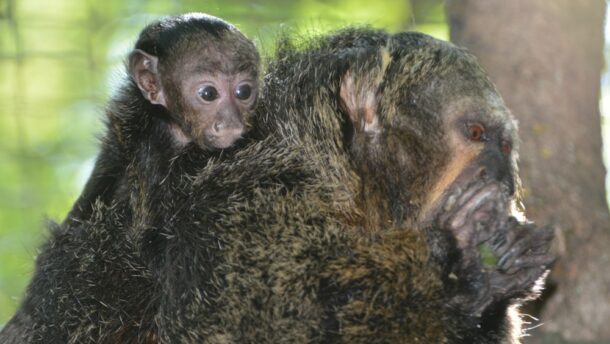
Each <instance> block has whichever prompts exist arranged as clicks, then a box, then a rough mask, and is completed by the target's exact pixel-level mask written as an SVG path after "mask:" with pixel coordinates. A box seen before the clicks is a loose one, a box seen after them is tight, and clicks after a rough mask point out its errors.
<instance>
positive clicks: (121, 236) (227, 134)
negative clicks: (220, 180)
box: [0, 14, 259, 344]
mask: <svg viewBox="0 0 610 344" xmlns="http://www.w3.org/2000/svg"><path fill="white" fill-rule="evenodd" d="M258 63H259V55H258V53H257V51H256V48H255V46H254V44H253V43H252V42H251V41H250V40H248V39H247V38H246V37H245V36H244V35H243V34H242V33H241V32H240V31H239V30H237V29H236V28H235V27H234V26H233V25H231V24H229V23H227V22H225V21H223V20H221V19H218V18H215V17H212V16H209V15H205V14H185V15H180V16H174V17H169V18H167V19H163V20H161V21H158V22H155V23H152V24H150V25H148V26H147V27H146V28H144V30H143V31H142V32H141V34H140V36H139V38H138V40H137V42H136V44H135V47H134V49H133V51H132V52H131V54H130V55H129V60H128V64H127V69H128V72H129V78H128V79H127V80H126V83H125V84H124V85H123V86H122V87H121V88H120V89H119V90H118V92H117V93H116V95H115V96H114V97H113V98H112V99H111V100H110V102H109V105H108V107H107V123H106V124H107V131H106V133H105V136H104V138H103V141H102V147H101V151H100V154H99V156H98V158H97V161H96V164H95V167H94V170H93V172H92V174H91V177H90V178H89V180H88V182H87V184H86V186H85V189H84V191H83V193H82V194H81V196H80V197H79V199H78V200H77V201H76V203H75V204H74V206H73V208H72V210H71V211H70V214H69V215H68V216H67V218H66V219H65V220H64V223H63V224H62V225H56V224H51V225H50V227H51V228H50V230H51V233H50V238H49V240H48V241H47V243H46V244H45V245H44V246H43V247H42V248H41V249H40V255H39V256H38V258H37V262H36V272H35V273H34V276H33V278H32V280H31V282H30V285H29V286H28V289H27V292H26V295H25V297H24V299H23V302H22V304H21V305H20V308H19V309H18V311H17V313H16V314H15V315H14V316H13V318H12V319H11V320H10V322H9V323H8V324H7V325H6V326H5V327H4V328H3V329H2V331H1V332H0V342H1V343H7V344H13V343H84V342H88V343H92V342H95V343H156V342H157V340H158V338H157V335H156V329H155V325H154V324H155V321H154V316H155V307H156V306H155V305H156V303H155V302H156V298H155V296H154V295H153V294H152V293H153V292H154V291H155V290H156V288H157V287H156V286H155V285H156V281H155V278H154V274H155V270H154V263H155V262H154V261H153V260H154V259H155V258H153V259H152V260H151V259H148V258H149V257H151V256H153V255H154V254H155V253H156V251H155V246H154V242H155V239H154V235H155V233H156V231H155V230H154V229H155V228H156V226H158V224H159V223H162V224H161V225H163V223H165V220H166V219H165V218H161V217H162V215H159V214H163V212H162V211H160V209H165V208H166V207H167V206H168V204H171V203H172V202H173V199H174V198H175V197H177V196H176V195H175V192H176V191H175V190H174V189H173V188H172V183H174V182H176V179H177V180H180V178H182V177H183V176H184V175H185V173H187V172H186V170H187V168H186V167H184V166H193V165H197V164H202V163H205V162H206V159H205V157H207V156H208V155H209V154H214V152H211V153H208V152H207V151H214V150H218V149H224V148H227V147H229V146H231V145H233V143H234V142H235V141H236V140H238V139H239V138H240V137H241V135H242V134H243V133H244V131H245V130H246V128H247V126H248V118H249V116H250V115H251V113H252V112H253V109H254V105H255V100H256V95H257V78H258ZM202 156H203V157H204V159H203V161H201V159H195V158H197V157H202ZM182 158H184V159H182ZM183 167H184V168H183ZM109 238H113V240H110V239H109ZM142 242H146V245H147V247H152V248H151V249H150V250H148V251H151V250H152V251H151V254H150V255H148V254H147V253H146V252H143V251H142V250H141V248H142V247H141V245H140V244H141V243H142ZM144 251H146V250H144ZM151 265H153V268H152V269H151ZM91 281H95V282H94V283H92V282H91ZM117 281H120V283H121V287H120V288H116V285H117V284H116V283H117ZM127 300H128V301H127ZM141 305H147V306H141ZM142 324H144V325H142Z"/></svg>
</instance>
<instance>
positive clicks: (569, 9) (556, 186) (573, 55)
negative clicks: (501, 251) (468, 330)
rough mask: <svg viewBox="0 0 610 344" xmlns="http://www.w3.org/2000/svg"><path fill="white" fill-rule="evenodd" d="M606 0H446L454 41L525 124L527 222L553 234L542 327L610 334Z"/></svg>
mask: <svg viewBox="0 0 610 344" xmlns="http://www.w3.org/2000/svg"><path fill="white" fill-rule="evenodd" d="M604 14H605V2H604V1H602V0H553V1H548V0H510V1H507V0H449V1H448V2H447V16H448V20H449V25H450V30H451V34H450V37H451V40H452V41H453V42H454V43H456V44H457V45H460V46H464V47H466V48H468V49H469V50H470V51H471V52H472V53H473V54H474V55H476V56H477V57H478V58H479V61H480V62H481V64H482V65H483V67H484V68H485V69H486V70H487V71H488V73H489V75H490V77H491V79H492V81H493V82H494V83H495V84H496V86H497V87H498V89H499V91H500V93H501V94H502V95H503V97H504V99H505V101H506V103H507V105H508V107H509V108H510V109H511V110H512V111H513V113H514V115H515V116H516V118H517V119H518V120H519V127H520V135H521V141H522V142H521V145H520V157H521V159H520V160H521V165H520V166H521V177H522V179H523V186H524V195H525V201H524V203H525V206H526V209H527V214H528V217H529V218H530V219H532V220H534V221H535V222H537V223H539V224H544V223H551V224H553V225H554V226H555V227H556V228H557V238H556V239H555V246H556V247H555V248H556V249H557V251H558V253H559V254H560V261H559V262H558V263H557V265H556V267H555V268H554V269H553V272H552V274H551V284H553V283H556V288H554V289H555V290H554V291H553V292H552V293H548V294H547V297H548V300H546V301H547V302H546V304H545V305H544V307H543V308H542V313H541V317H542V322H543V323H544V325H543V326H542V327H541V330H537V331H544V332H555V333H558V334H560V335H561V336H563V337H564V338H566V339H570V340H574V339H578V340H599V339H602V338H610V326H609V325H608V324H609V323H608V321H610V215H609V213H608V207H607V204H606V198H605V188H604V177H605V172H606V171H605V169H604V166H603V164H602V138H601V125H600V113H599V97H600V75H601V70H602V67H603V54H602V52H603V43H604V40H603V23H604Z"/></svg>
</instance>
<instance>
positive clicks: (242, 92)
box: [235, 84, 252, 100]
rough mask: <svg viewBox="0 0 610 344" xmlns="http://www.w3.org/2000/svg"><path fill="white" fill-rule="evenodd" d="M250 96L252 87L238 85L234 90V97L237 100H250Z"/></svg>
mask: <svg viewBox="0 0 610 344" xmlns="http://www.w3.org/2000/svg"><path fill="white" fill-rule="evenodd" d="M251 94H252V87H251V86H250V85H248V84H243V85H239V86H237V88H236V89H235V97H237V99H241V100H246V99H248V98H250V95H251Z"/></svg>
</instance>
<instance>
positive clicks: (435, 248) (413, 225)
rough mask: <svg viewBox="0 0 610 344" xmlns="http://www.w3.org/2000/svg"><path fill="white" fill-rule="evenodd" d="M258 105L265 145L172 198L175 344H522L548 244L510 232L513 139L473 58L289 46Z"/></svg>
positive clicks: (400, 43)
mask: <svg viewBox="0 0 610 344" xmlns="http://www.w3.org/2000/svg"><path fill="white" fill-rule="evenodd" d="M262 98H263V101H262V102H261V104H260V107H259V113H258V120H257V123H255V125H254V129H253V134H254V136H257V137H258V138H261V140H260V141H256V140H253V141H252V142H251V143H249V144H246V145H245V146H243V147H241V148H240V149H237V150H233V152H230V153H229V154H226V155H224V156H221V157H219V158H218V159H215V160H211V161H210V162H209V163H208V164H207V165H206V167H205V168H203V169H202V170H201V171H200V172H199V173H197V174H196V175H195V176H193V178H192V179H184V180H181V181H179V183H177V184H176V185H175V186H174V187H175V188H176V189H177V190H182V192H177V194H188V195H190V196H189V197H185V198H184V199H183V200H181V201H180V202H177V203H176V208H175V209H170V210H169V212H168V216H169V214H171V215H172V221H173V226H171V227H169V226H166V227H164V230H163V231H162V232H161V233H160V234H161V235H160V236H159V237H160V238H166V239H164V242H163V244H162V245H160V244H159V242H158V241H157V242H155V245H156V246H155V247H157V248H158V247H163V249H162V255H163V257H164V262H163V267H162V270H161V271H159V276H161V280H160V282H161V284H160V285H161V286H162V290H161V293H160V297H161V300H160V303H159V306H160V308H159V315H158V317H157V321H158V324H159V326H160V328H159V330H160V338H161V339H162V340H165V341H166V342H172V343H174V342H184V343H190V342H200V341H202V342H207V343H233V342H237V343H241V342H252V343H279V342H299V343H307V342H323V343H331V342H346V343H390V342H391V343H401V342H402V343H500V342H504V341H507V340H512V341H513V342H516V341H518V337H519V336H520V334H521V332H520V327H519V324H518V319H516V318H511V317H510V314H509V313H510V311H511V309H512V308H513V307H512V306H513V305H516V304H518V303H519V302H520V301H521V300H523V299H526V298H528V297H530V296H531V295H532V291H531V290H532V288H533V287H534V285H535V284H536V281H537V280H539V279H540V278H541V276H543V274H544V272H545V271H546V270H547V269H548V267H549V265H550V264H551V263H552V261H553V258H552V257H551V256H549V255H548V254H547V251H548V246H549V242H550V239H551V231H550V230H549V229H546V228H537V227H536V226H534V225H533V224H525V223H521V222H519V221H517V220H516V219H515V218H513V217H511V216H510V210H511V209H512V208H514V207H513V205H514V204H513V203H514V202H515V201H516V198H517V197H518V187H519V180H518V176H517V174H516V173H517V168H516V153H515V148H516V142H517V141H516V140H517V136H516V128H515V124H514V121H513V119H512V117H511V116H510V114H509V113H508V111H507V110H506V109H505V107H504V104H503V102H502V100H501V98H500V96H499V95H498V94H497V92H496V90H495V88H494V87H493V85H492V84H491V83H490V82H489V80H488V79H487V77H486V75H485V74H484V72H483V71H482V69H481V68H480V67H479V65H478V64H477V62H476V60H475V59H474V57H472V56H471V55H469V54H468V53H466V52H465V51H463V50H461V49H459V48H456V47H454V46H452V45H450V44H448V43H444V42H440V41H437V40H435V39H432V38H430V37H428V36H425V35H422V34H417V33H400V34H396V35H389V34H387V33H385V32H382V31H374V30H367V29H348V30H345V31H342V32H340V33H338V34H336V35H331V36H327V37H323V38H319V39H315V40H314V41H313V43H305V44H302V45H298V44H294V45H292V44H291V43H290V42H284V44H282V46H281V48H280V52H279V53H278V56H277V58H276V60H275V61H274V62H273V63H271V66H270V68H269V73H268V75H267V77H266V81H265V86H264V91H263V97H262ZM484 261H485V263H484Z"/></svg>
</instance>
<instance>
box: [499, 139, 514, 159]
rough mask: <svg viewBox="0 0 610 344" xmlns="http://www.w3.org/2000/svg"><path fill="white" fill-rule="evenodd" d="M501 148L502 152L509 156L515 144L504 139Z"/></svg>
mask: <svg viewBox="0 0 610 344" xmlns="http://www.w3.org/2000/svg"><path fill="white" fill-rule="evenodd" d="M500 149H501V150H502V154H504V155H506V156H508V155H510V153H511V152H512V150H513V145H512V144H511V143H510V142H509V141H502V143H501V144H500Z"/></svg>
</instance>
